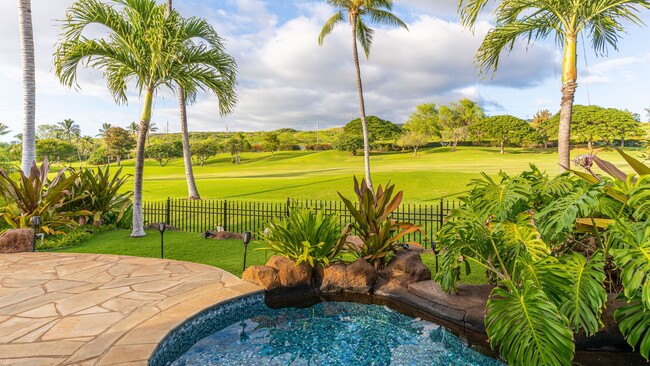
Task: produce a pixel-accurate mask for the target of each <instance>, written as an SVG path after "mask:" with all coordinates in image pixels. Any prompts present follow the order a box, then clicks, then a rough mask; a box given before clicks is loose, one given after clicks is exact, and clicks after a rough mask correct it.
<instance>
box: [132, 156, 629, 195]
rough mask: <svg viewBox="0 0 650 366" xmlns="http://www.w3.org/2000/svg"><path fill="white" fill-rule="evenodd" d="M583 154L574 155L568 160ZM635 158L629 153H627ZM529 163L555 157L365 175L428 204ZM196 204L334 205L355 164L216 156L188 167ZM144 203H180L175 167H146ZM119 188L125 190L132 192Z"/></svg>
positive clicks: (176, 163)
mask: <svg viewBox="0 0 650 366" xmlns="http://www.w3.org/2000/svg"><path fill="white" fill-rule="evenodd" d="M586 152H588V150H587V149H575V150H574V151H572V156H576V155H578V154H580V153H586ZM631 153H632V154H633V155H635V156H638V155H639V152H637V151H631ZM598 155H599V156H600V157H601V158H604V159H606V160H609V161H612V162H614V163H615V164H616V165H617V166H619V167H621V168H622V169H623V170H625V171H630V172H631V170H630V169H629V167H627V165H626V164H625V162H624V161H623V159H622V158H621V157H620V156H619V155H618V154H617V153H616V152H615V151H613V150H609V151H601V152H599V154H598ZM530 163H534V164H536V165H537V166H538V167H539V168H540V169H542V170H546V171H548V172H549V173H550V174H556V173H557V172H558V166H557V153H556V152H555V149H521V148H519V149H514V148H513V149H507V150H506V154H504V155H502V154H500V153H499V151H498V149H496V148H481V147H459V148H458V151H456V152H452V151H451V150H450V148H431V149H423V150H422V151H421V152H420V154H419V156H417V157H414V156H413V154H412V153H411V152H404V153H401V152H391V153H373V154H372V156H371V169H372V172H373V180H374V182H375V185H377V184H386V182H388V181H391V182H393V183H395V184H396V185H397V188H398V189H400V190H403V191H404V202H407V203H419V202H423V203H426V202H431V201H434V200H437V199H440V198H442V197H446V196H449V195H453V194H456V193H459V192H463V191H465V190H466V186H467V184H468V183H469V181H470V180H471V179H473V178H479V177H480V173H481V172H486V173H487V174H489V175H492V176H495V175H496V174H497V173H498V172H499V171H500V170H503V171H505V172H507V173H511V174H517V173H520V172H521V171H523V170H525V169H527V168H528V165H529V164H530ZM133 165H134V163H133V161H126V162H124V163H123V166H124V173H128V174H133V169H134V167H133ZM194 174H195V177H196V183H197V186H198V189H199V193H200V194H201V196H202V198H219V199H231V200H235V199H237V200H239V199H242V200H274V201H283V200H286V199H287V198H296V199H326V200H338V199H339V198H338V195H337V192H341V193H342V194H344V195H346V196H348V197H351V196H352V195H353V193H352V176H353V175H356V176H357V177H359V178H361V177H362V176H363V175H364V173H363V157H362V156H361V155H358V156H352V155H351V154H349V153H343V152H338V151H319V152H315V151H281V152H277V153H275V156H271V154H269V153H246V154H243V156H242V163H241V164H240V165H234V164H232V163H230V156H229V155H228V154H219V155H217V156H216V157H214V158H212V159H210V160H208V162H207V163H206V164H205V165H204V166H196V167H194ZM144 177H145V180H144V188H143V189H144V199H145V200H146V201H157V200H164V199H166V198H167V197H172V198H182V197H185V196H186V195H187V188H186V183H185V172H184V168H183V163H182V160H181V159H177V160H173V161H171V162H170V163H169V164H168V165H166V166H164V167H160V166H158V164H157V163H156V162H152V161H147V163H146V167H145V175H144ZM132 188H133V187H132V185H131V184H127V185H126V187H125V189H132Z"/></svg>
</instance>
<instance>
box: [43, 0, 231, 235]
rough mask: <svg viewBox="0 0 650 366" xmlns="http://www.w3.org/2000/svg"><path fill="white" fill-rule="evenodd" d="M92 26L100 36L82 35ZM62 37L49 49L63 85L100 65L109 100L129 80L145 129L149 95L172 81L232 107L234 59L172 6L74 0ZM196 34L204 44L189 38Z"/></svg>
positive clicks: (139, 225)
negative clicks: (80, 70) (140, 102)
mask: <svg viewBox="0 0 650 366" xmlns="http://www.w3.org/2000/svg"><path fill="white" fill-rule="evenodd" d="M91 24H94V25H96V24H98V25H100V26H103V27H105V28H106V29H107V30H108V32H109V33H108V36H105V37H103V38H97V39H92V38H87V37H85V36H84V33H85V32H84V31H85V30H86V27H87V26H89V25H91ZM61 37H62V40H61V42H60V43H59V45H58V47H57V50H56V52H55V56H54V58H55V60H54V61H55V62H54V64H55V68H56V74H57V76H58V77H59V79H60V81H61V82H62V83H63V84H64V85H66V86H69V87H71V86H72V85H75V83H76V76H77V70H78V67H79V65H88V66H90V67H91V68H94V69H102V70H103V71H104V75H105V77H106V78H107V84H108V89H109V91H110V92H111V94H113V97H114V98H115V101H116V102H117V103H125V102H126V101H127V96H126V90H127V85H128V84H129V82H134V84H135V86H136V88H137V89H138V91H139V92H140V95H143V96H144V102H143V104H144V105H143V108H142V114H141V117H140V131H148V130H149V126H150V121H151V111H152V103H153V96H154V93H155V92H156V91H157V90H159V89H160V88H161V87H163V86H167V87H171V85H172V82H174V83H176V84H178V85H181V86H182V87H183V88H184V89H185V91H186V92H187V93H188V95H192V96H193V95H196V93H197V92H198V91H199V90H207V91H212V92H214V93H215V94H216V95H217V98H218V100H219V112H220V113H221V114H222V115H224V114H228V113H230V112H231V111H232V109H233V108H234V105H235V102H236V96H235V92H234V85H235V79H236V78H235V72H236V64H235V61H234V60H233V58H232V57H230V56H228V55H226V54H224V53H223V52H222V50H221V49H216V48H212V47H210V46H211V45H212V44H215V43H216V42H218V41H219V40H220V38H219V36H218V35H217V33H216V32H215V30H214V29H213V28H212V27H211V26H210V25H209V24H208V23H207V22H206V21H205V20H202V19H197V18H190V19H183V18H182V17H181V16H180V15H179V14H178V13H177V12H175V11H172V12H171V13H169V14H168V12H167V8H166V6H165V5H158V4H156V2H155V1H154V0H112V1H110V4H105V3H103V2H101V1H99V0H80V1H78V2H77V3H75V4H73V5H72V6H71V7H70V8H69V9H68V14H67V19H66V20H65V21H64V24H63V28H62V34H61ZM195 38H199V39H202V40H204V41H205V43H199V44H197V43H195V42H193V41H192V40H193V39H195ZM145 138H146V134H145V133H141V134H139V135H138V142H137V148H136V163H135V177H134V189H133V193H134V195H133V196H134V197H133V201H134V202H133V231H132V233H131V236H133V237H140V236H144V235H146V234H145V232H144V230H143V217H142V180H143V170H144V145H145V142H146V141H145Z"/></svg>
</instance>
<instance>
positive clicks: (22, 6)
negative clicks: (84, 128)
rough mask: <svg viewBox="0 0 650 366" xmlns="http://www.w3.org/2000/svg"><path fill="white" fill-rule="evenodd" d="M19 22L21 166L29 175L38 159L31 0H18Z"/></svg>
mask: <svg viewBox="0 0 650 366" xmlns="http://www.w3.org/2000/svg"><path fill="white" fill-rule="evenodd" d="M18 23H19V25H20V38H21V42H20V46H21V51H22V52H21V55H22V65H23V88H24V94H25V100H24V117H23V118H24V119H23V153H22V162H21V168H22V170H23V172H24V173H25V175H27V176H29V172H30V168H31V166H32V162H33V161H35V160H36V77H35V68H36V66H35V61H34V31H33V29H32V8H31V2H30V0H18Z"/></svg>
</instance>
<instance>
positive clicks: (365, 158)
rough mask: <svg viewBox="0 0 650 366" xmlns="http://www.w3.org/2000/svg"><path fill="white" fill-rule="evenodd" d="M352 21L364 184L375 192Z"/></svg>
mask: <svg viewBox="0 0 650 366" xmlns="http://www.w3.org/2000/svg"><path fill="white" fill-rule="evenodd" d="M350 22H351V23H352V56H353V57H354V67H355V68H356V71H357V91H358V92H359V111H360V112H361V128H362V129H363V161H364V165H365V171H366V184H367V185H368V188H369V189H370V191H371V192H373V193H374V192H375V189H374V188H373V186H372V178H371V177H370V141H369V139H368V122H367V121H366V104H365V102H364V100H363V84H362V83H361V68H360V67H359V52H358V50H357V22H356V19H354V18H352V19H350Z"/></svg>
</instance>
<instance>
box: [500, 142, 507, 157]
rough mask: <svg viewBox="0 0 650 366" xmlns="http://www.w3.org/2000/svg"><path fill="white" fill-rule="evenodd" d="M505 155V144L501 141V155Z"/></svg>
mask: <svg viewBox="0 0 650 366" xmlns="http://www.w3.org/2000/svg"><path fill="white" fill-rule="evenodd" d="M505 153H506V143H505V142H504V141H501V154H505Z"/></svg>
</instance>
